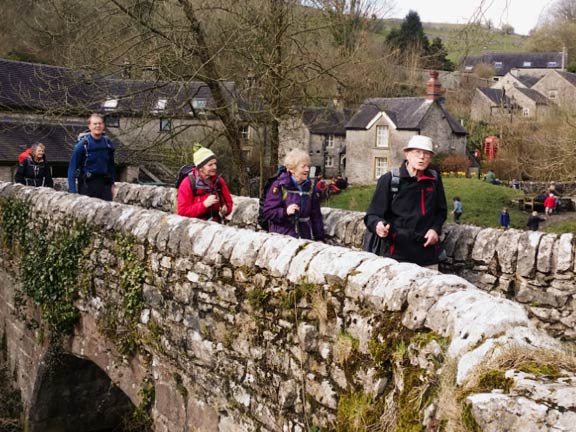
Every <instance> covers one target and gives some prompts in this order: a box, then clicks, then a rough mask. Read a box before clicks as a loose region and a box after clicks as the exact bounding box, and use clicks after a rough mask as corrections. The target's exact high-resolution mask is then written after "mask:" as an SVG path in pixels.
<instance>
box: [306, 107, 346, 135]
mask: <svg viewBox="0 0 576 432" xmlns="http://www.w3.org/2000/svg"><path fill="white" fill-rule="evenodd" d="M351 114H352V112H351V111H350V110H348V109H345V110H343V111H339V110H336V109H330V108H325V107H306V108H304V109H303V113H302V121H303V122H304V124H305V125H306V126H307V127H308V129H309V130H310V133H313V134H317V135H338V136H345V135H346V122H347V121H348V119H349V118H350V117H351Z"/></svg>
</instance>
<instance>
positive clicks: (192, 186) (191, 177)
mask: <svg viewBox="0 0 576 432" xmlns="http://www.w3.org/2000/svg"><path fill="white" fill-rule="evenodd" d="M188 181H189V182H190V190H191V191H192V196H194V195H196V177H194V174H192V172H189V173H188Z"/></svg>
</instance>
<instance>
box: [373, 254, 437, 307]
mask: <svg viewBox="0 0 576 432" xmlns="http://www.w3.org/2000/svg"><path fill="white" fill-rule="evenodd" d="M436 273H437V272H435V271H433V270H429V269H425V268H423V267H420V266H417V265H416V264H410V263H398V264H396V265H392V266H389V267H387V268H386V271H385V272H382V274H381V275H380V274H379V275H378V277H377V278H375V279H376V280H375V282H377V283H378V284H377V285H376V286H370V285H368V286H367V287H366V288H367V290H368V293H369V294H368V299H369V300H370V302H371V303H372V304H373V305H374V306H375V307H376V308H377V309H380V310H384V308H385V307H386V308H387V310H389V311H400V310H402V308H403V307H404V305H405V304H406V302H407V300H408V293H409V292H410V291H411V290H413V289H417V287H418V284H417V281H418V280H419V279H420V278H427V277H430V276H432V275H434V274H436ZM381 276H383V277H381Z"/></svg>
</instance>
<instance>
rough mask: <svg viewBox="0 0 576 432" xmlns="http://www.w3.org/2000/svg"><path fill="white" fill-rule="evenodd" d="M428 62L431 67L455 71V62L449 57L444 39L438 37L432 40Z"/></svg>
mask: <svg viewBox="0 0 576 432" xmlns="http://www.w3.org/2000/svg"><path fill="white" fill-rule="evenodd" d="M428 58H429V61H428V64H427V66H428V67H429V68H430V69H439V70H445V71H453V70H454V63H452V61H451V60H450V59H449V58H448V51H446V48H445V47H444V44H443V43H442V39H440V38H439V37H436V38H434V39H433V40H432V44H431V45H430V49H429V53H428Z"/></svg>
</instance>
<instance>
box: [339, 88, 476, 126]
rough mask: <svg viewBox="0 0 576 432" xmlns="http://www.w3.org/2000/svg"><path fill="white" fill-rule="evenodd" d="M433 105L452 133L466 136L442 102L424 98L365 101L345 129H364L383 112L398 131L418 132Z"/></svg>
mask: <svg viewBox="0 0 576 432" xmlns="http://www.w3.org/2000/svg"><path fill="white" fill-rule="evenodd" d="M433 103H435V104H437V105H438V106H439V107H440V109H441V110H442V111H443V112H444V114H445V115H446V120H447V121H448V123H449V125H450V128H451V129H452V132H454V133H455V134H459V135H466V134H467V132H466V130H465V129H464V128H463V127H462V126H461V125H460V123H459V122H458V121H457V120H456V119H455V118H454V117H453V116H452V114H450V112H449V111H448V110H447V109H446V107H445V106H444V104H443V103H442V102H433V101H430V100H428V99H426V98H425V97H400V98H371V99H367V100H366V101H364V103H363V104H362V106H360V109H359V110H358V111H357V112H356V114H354V116H353V117H352V118H351V119H350V121H349V122H348V123H347V124H346V129H366V127H367V126H368V125H369V124H370V122H371V121H372V120H373V119H374V117H376V116H377V115H378V114H379V113H380V112H385V113H386V115H387V116H388V117H389V118H390V120H391V121H392V122H394V124H395V125H396V127H397V128H398V129H405V130H419V129H420V123H421V121H422V119H423V118H424V116H425V115H426V113H427V112H428V110H429V109H430V107H431V106H432V104H433Z"/></svg>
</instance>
